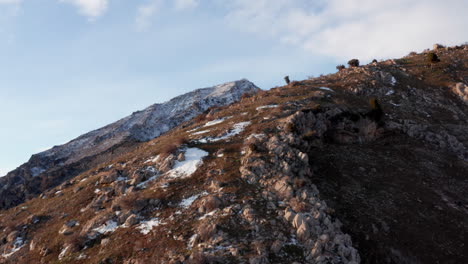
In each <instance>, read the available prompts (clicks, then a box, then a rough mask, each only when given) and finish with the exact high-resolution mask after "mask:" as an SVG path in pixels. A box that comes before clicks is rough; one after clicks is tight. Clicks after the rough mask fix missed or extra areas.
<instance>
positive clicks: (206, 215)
mask: <svg viewBox="0 0 468 264" xmlns="http://www.w3.org/2000/svg"><path fill="white" fill-rule="evenodd" d="M218 211H219V210H218V209H215V210H213V211H211V212H209V213H206V214H205V215H203V216H201V217H200V218H198V220H203V219H205V218H207V217H211V216H213V215H214V214H215V213H216V212H218Z"/></svg>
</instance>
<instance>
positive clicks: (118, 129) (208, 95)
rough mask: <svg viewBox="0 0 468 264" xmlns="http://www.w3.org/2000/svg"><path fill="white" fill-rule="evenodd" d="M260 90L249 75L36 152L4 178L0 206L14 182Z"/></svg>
mask: <svg viewBox="0 0 468 264" xmlns="http://www.w3.org/2000/svg"><path fill="white" fill-rule="evenodd" d="M258 90H259V88H258V87H257V86H255V84H253V83H251V82H250V81H248V80H246V79H243V80H239V81H234V82H228V83H225V84H221V85H216V86H213V87H209V88H202V89H198V90H195V91H192V92H189V93H187V94H184V95H181V96H178V97H175V98H173V99H172V100H170V101H168V102H165V103H162V104H154V105H151V106H150V107H148V108H146V109H144V110H142V111H137V112H135V113H133V114H132V115H130V116H127V117H125V118H123V119H121V120H119V121H117V122H115V123H112V124H110V125H107V126H105V127H103V128H100V129H97V130H94V131H91V132H89V133H87V134H84V135H82V136H80V137H78V138H76V139H74V140H72V141H70V142H68V143H66V144H64V145H61V146H55V147H53V148H52V149H49V150H46V151H44V152H41V153H38V154H36V155H33V156H32V157H31V159H30V160H29V161H28V162H27V163H25V164H23V165H22V166H21V167H19V168H18V169H16V170H14V171H12V172H10V173H9V174H8V175H7V176H6V177H4V178H0V186H1V187H0V188H1V189H0V208H2V207H5V206H7V207H8V204H11V203H10V202H7V203H6V204H5V203H4V200H5V199H7V200H8V198H5V195H4V193H5V192H9V193H10V191H9V190H6V189H8V188H9V187H11V186H12V185H15V184H23V183H26V182H28V179H31V178H35V177H37V176H39V175H41V174H44V175H45V174H47V173H48V172H49V171H50V170H57V168H61V167H64V166H67V165H70V164H76V163H78V162H80V161H81V160H83V159H84V158H88V157H93V156H95V155H97V154H100V153H103V152H105V151H107V150H109V149H111V148H112V147H115V146H118V145H119V144H121V143H123V142H125V141H128V140H136V141H148V140H151V139H153V138H155V137H158V136H159V135H161V134H162V133H164V132H166V131H168V130H170V129H171V128H173V127H175V126H177V125H179V124H181V123H183V122H185V121H188V120H190V119H192V118H193V117H195V116H197V115H199V114H200V113H202V112H204V111H205V110H207V109H208V108H210V107H213V106H223V105H228V104H231V103H233V102H235V101H238V100H239V99H240V97H241V96H242V94H244V93H255V92H257V91H258ZM80 167H83V166H80ZM84 167H86V166H84ZM67 173H68V172H67ZM74 173H76V172H75V171H74ZM20 200H21V201H22V200H23V199H20ZM14 203H16V202H14ZM14 203H13V204H14Z"/></svg>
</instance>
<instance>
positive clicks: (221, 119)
mask: <svg viewBox="0 0 468 264" xmlns="http://www.w3.org/2000/svg"><path fill="white" fill-rule="evenodd" d="M228 118H230V116H229V117H223V118H219V119H216V120H213V121H210V122H207V123H206V124H205V125H204V126H203V127H209V126H214V125H217V124H221V123H222V122H224V120H226V119H228Z"/></svg>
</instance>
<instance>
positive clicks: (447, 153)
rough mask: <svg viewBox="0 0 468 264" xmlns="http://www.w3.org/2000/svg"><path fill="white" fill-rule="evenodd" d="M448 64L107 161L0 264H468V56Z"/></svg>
mask: <svg viewBox="0 0 468 264" xmlns="http://www.w3.org/2000/svg"><path fill="white" fill-rule="evenodd" d="M436 52H437V54H438V55H439V57H440V59H441V62H440V63H439V64H438V65H435V66H434V67H432V68H431V67H429V66H428V65H427V64H426V63H425V57H426V54H425V53H423V54H414V55H411V56H407V57H405V58H402V59H398V60H388V61H383V62H378V63H374V64H370V65H365V66H362V67H355V68H349V69H345V70H343V71H340V72H338V73H336V74H330V75H326V76H322V77H319V78H314V79H309V80H304V81H299V82H292V83H291V84H290V85H288V86H284V87H277V88H273V89H271V90H269V91H260V92H258V93H256V94H254V95H252V96H250V97H247V96H245V97H243V98H242V99H241V100H240V101H239V102H237V103H234V104H231V105H229V106H227V107H222V108H217V109H213V111H210V112H209V113H205V114H202V115H200V116H198V117H197V118H195V119H192V120H190V121H188V122H185V123H183V124H181V125H179V126H177V127H176V128H174V129H172V130H170V131H168V132H167V133H165V134H163V135H161V136H160V137H158V138H156V139H153V140H151V141H149V142H144V143H141V144H139V145H138V147H136V148H132V149H131V150H129V151H127V152H125V153H122V154H121V155H118V156H116V157H114V158H109V159H106V160H104V161H103V162H102V163H101V164H99V166H96V167H94V168H92V169H90V170H89V171H86V172H84V173H82V174H80V175H78V176H77V177H75V178H73V179H71V180H70V181H68V182H66V183H64V184H62V185H60V186H58V187H56V188H53V189H51V190H48V191H47V192H45V193H43V194H42V195H41V196H40V197H38V198H34V199H31V200H30V201H27V202H26V203H24V204H22V205H21V206H17V207H14V208H10V209H8V210H3V211H1V212H0V230H2V232H1V236H0V253H1V254H2V255H1V256H2V257H1V258H0V263H1V262H4V263H41V262H42V263H54V262H57V263H128V264H130V263H132V264H140V263H174V264H175V263H454V264H455V263H466V262H467V260H468V255H467V252H468V248H467V246H468V245H467V244H466V241H465V240H466V238H465V234H467V233H468V224H467V222H466V219H467V214H468V200H467V197H466V190H467V189H468V179H467V176H466V175H468V163H467V156H466V153H467V150H466V149H467V147H468V138H467V136H466V131H468V123H467V121H466V120H467V115H468V104H467V102H466V101H465V99H464V96H460V91H461V90H462V91H465V90H464V89H463V87H466V82H467V81H468V79H467V77H468V60H467V58H468V47H467V46H461V47H456V48H449V49H447V50H445V49H444V50H436ZM460 88H461V89H460ZM375 99H377V100H375ZM369 101H370V102H371V104H370V105H369Z"/></svg>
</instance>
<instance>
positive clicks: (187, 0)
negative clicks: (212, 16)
mask: <svg viewBox="0 0 468 264" xmlns="http://www.w3.org/2000/svg"><path fill="white" fill-rule="evenodd" d="M198 4H199V3H198V0H175V1H174V6H175V8H176V9H178V10H183V9H192V8H195V7H197V6H198Z"/></svg>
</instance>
